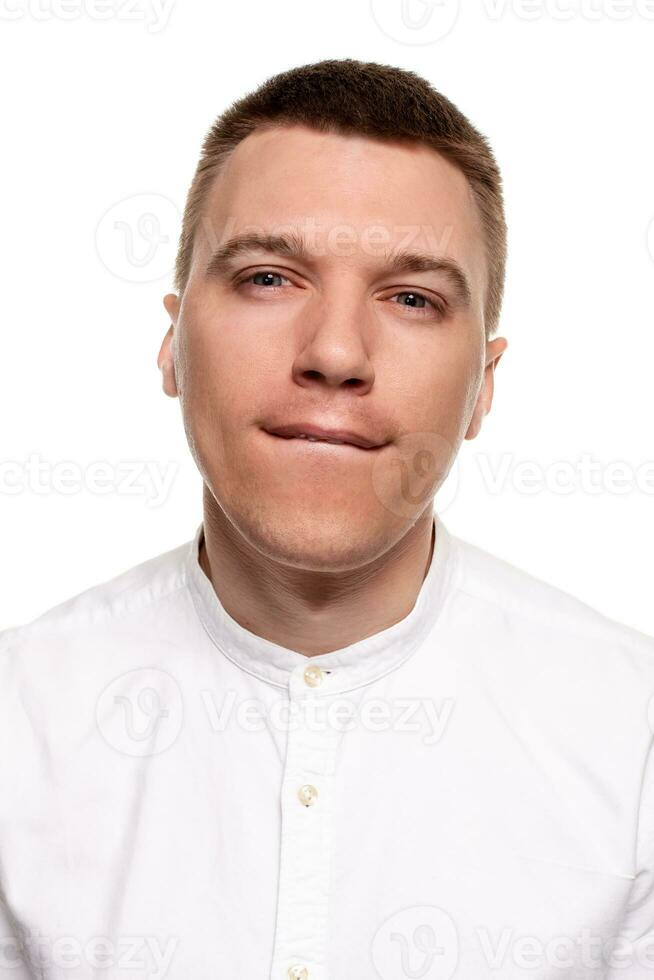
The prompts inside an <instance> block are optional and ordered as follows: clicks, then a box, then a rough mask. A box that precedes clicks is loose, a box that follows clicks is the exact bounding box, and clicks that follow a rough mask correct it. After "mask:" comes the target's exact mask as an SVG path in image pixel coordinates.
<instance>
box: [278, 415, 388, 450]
mask: <svg viewBox="0 0 654 980" xmlns="http://www.w3.org/2000/svg"><path fill="white" fill-rule="evenodd" d="M265 431H266V432H268V433H269V434H270V435H273V436H280V437H281V438H282V439H298V438H301V437H302V436H309V437H311V438H314V439H324V440H326V441H332V440H334V441H335V442H336V443H337V442H343V443H346V444H347V445H350V446H356V447H357V448H359V449H369V450H370V449H381V447H382V446H383V445H384V443H380V442H376V441H375V440H374V439H369V438H368V437H367V436H364V435H361V434H359V433H358V432H351V431H350V430H348V429H326V428H323V427H322V426H320V425H314V424H313V423H311V422H291V423H287V424H286V425H275V426H270V427H268V426H266V427H265Z"/></svg>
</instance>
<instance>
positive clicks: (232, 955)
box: [0, 516, 654, 980]
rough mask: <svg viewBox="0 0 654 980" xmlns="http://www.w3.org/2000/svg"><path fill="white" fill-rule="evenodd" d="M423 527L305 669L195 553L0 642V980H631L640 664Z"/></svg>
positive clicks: (638, 859) (641, 797) (305, 660)
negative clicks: (340, 637) (410, 587)
mask: <svg viewBox="0 0 654 980" xmlns="http://www.w3.org/2000/svg"><path fill="white" fill-rule="evenodd" d="M435 521H436V539H435V546H434V552H433V557H432V561H431V564H430V567H429V570H428V573H427V575H426V577H425V579H424V581H423V583H422V586H421V589H420V593H419V595H418V599H417V602H416V604H415V606H414V607H413V609H412V610H411V612H410V613H409V615H408V616H406V617H405V618H404V619H402V620H401V621H400V622H398V623H396V624H395V625H393V626H391V627H390V628H388V629H385V630H383V631H381V632H378V633H376V634H375V635H373V636H370V637H367V638H365V639H363V640H361V641H359V642H356V643H354V644H352V645H351V646H349V647H346V648H345V649H342V650H337V651H334V652H331V653H328V654H323V655H320V656H317V657H312V658H309V657H305V656H304V655H302V654H300V653H298V652H296V651H293V650H289V649H286V648H284V647H281V646H279V645H277V644H275V643H272V642H270V641H268V640H266V639H263V638H262V637H259V636H257V635H255V634H253V633H251V632H249V631H248V630H247V629H245V628H244V627H242V626H240V625H239V624H238V623H237V622H236V621H235V620H234V619H232V618H231V617H230V616H229V615H228V614H227V612H226V611H225V610H224V609H223V608H222V606H221V604H220V602H219V600H218V598H217V595H216V593H215V591H214V589H213V586H212V585H211V582H210V581H209V579H208V578H207V577H206V576H205V574H204V572H203V571H202V568H201V567H200V565H199V563H198V547H199V543H200V540H201V533H202V525H200V527H199V528H198V530H197V532H196V534H195V536H194V538H193V540H192V541H190V542H187V543H185V544H183V545H182V546H180V547H178V548H176V549H175V550H173V551H169V552H167V553H165V554H162V555H160V556H158V557H156V558H153V559H151V560H149V561H146V562H144V563H143V564H140V565H138V566H136V567H134V568H132V569H130V570H128V571H126V572H125V573H124V574H121V575H119V576H118V577H116V578H114V579H112V580H111V581H108V582H105V583H103V584H100V585H97V586H95V587H93V588H91V589H89V590H87V591H86V592H83V593H82V594H81V595H79V596H76V597H74V598H72V599H70V600H68V601H67V602H64V603H62V604H61V605H59V606H57V607H55V608H54V609H52V610H50V611H48V612H47V613H45V614H44V615H42V616H41V617H39V618H38V619H36V620H35V621H34V622H33V623H30V624H27V625H25V626H21V627H18V628H16V629H12V630H8V631H5V632H4V633H2V634H0V794H1V796H0V935H1V936H3V937H4V941H3V943H2V944H0V953H1V958H0V976H1V977H2V978H3V980H6V978H12V980H24V978H26V977H30V978H36V977H39V978H43V980H55V978H56V980H61V978H66V980H68V978H71V980H74V978H80V977H84V978H91V977H92V978H99V977H102V978H107V977H110V978H112V980H113V978H115V977H121V978H129V980H135V978H141V977H143V978H144V977H149V978H157V980H162V978H163V977H166V978H167V980H267V978H272V980H289V978H295V980H298V978H300V980H378V978H380V977H381V978H382V980H402V978H408V977H411V978H415V977H419V978H427V980H450V978H455V980H486V978H491V977H492V978H494V980H513V978H522V977H530V978H532V980H544V978H554V977H556V978H561V977H565V978H574V980H582V978H587V977H594V978H595V977H610V978H611V980H614V978H624V980H627V978H628V980H633V978H637V980H644V978H648V980H652V977H654V757H653V751H652V727H653V726H652V720H653V719H652V714H653V713H654V712H652V704H651V701H650V699H651V698H652V695H653V694H654V639H652V638H651V637H648V636H646V635H644V634H642V633H640V632H638V631H636V630H634V629H631V628H629V627H627V626H624V625H621V624H618V623H616V622H613V621H611V620H609V619H607V618H606V617H604V616H603V615H601V614H600V613H599V612H597V611H595V610H593V609H592V608H591V607H589V606H587V605H586V604H584V603H582V602H581V601H579V600H578V599H576V598H573V597H572V596H570V595H567V594H566V593H564V592H562V591H560V590H558V589H557V588H555V587H553V586H551V585H549V584H546V583H545V582H543V581H541V580H539V579H537V578H534V577H532V576H530V575H529V574H527V573H526V572H524V571H522V570H521V569H518V568H516V567H514V566H512V565H511V564H509V563H507V562H504V561H502V560H501V559H499V558H497V557H494V556H493V555H490V554H488V553H487V552H485V551H483V550H481V549H480V548H477V547H476V546H474V545H472V544H470V543H468V542H466V541H464V540H462V539H461V538H458V537H456V536H454V535H453V534H452V533H450V532H448V530H447V528H446V527H445V525H444V524H443V522H442V519H441V518H440V517H438V516H436V517H435ZM648 711H649V712H650V714H649V716H648ZM616 936H617V937H620V940H619V941H618V942H617V943H613V944H612V942H611V940H612V938H613V937H616ZM21 944H22V947H23V958H24V960H25V965H24V966H22V967H20V966H19V965H17V960H16V957H17V955H18V950H19V947H20V946H21ZM602 947H603V950H604V962H603V963H602V958H601V957H602ZM612 949H613V953H612V952H611V950H612ZM611 957H612V958H611ZM607 960H608V961H609V962H608V963H607ZM30 964H31V965H30Z"/></svg>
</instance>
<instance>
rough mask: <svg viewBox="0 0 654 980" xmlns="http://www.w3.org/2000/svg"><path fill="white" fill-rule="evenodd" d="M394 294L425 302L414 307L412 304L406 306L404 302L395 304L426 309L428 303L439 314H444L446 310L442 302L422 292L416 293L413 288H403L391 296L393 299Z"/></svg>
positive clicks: (412, 308) (408, 307) (413, 308)
mask: <svg viewBox="0 0 654 980" xmlns="http://www.w3.org/2000/svg"><path fill="white" fill-rule="evenodd" d="M395 296H410V297H411V298H412V299H418V300H422V301H423V303H424V304H426V305H425V306H417V307H416V306H413V305H410V306H407V304H406V303H398V304H397V305H398V306H405V307H406V308H407V309H410V310H415V309H420V310H424V309H426V306H427V305H428V306H431V308H432V309H433V310H435V311H436V312H437V313H438V314H439V315H440V316H445V312H446V310H445V305H444V304H443V303H440V302H439V301H438V300H436V299H430V298H429V297H428V296H425V295H424V293H417V292H414V291H413V290H408V289H405V290H403V291H402V292H401V293H395V294H394V295H393V296H392V297H391V299H394V298H395Z"/></svg>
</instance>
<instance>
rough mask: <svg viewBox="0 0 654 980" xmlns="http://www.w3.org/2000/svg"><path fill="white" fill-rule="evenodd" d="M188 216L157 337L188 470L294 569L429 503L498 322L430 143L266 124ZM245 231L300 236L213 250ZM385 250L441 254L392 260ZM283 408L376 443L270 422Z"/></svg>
mask: <svg viewBox="0 0 654 980" xmlns="http://www.w3.org/2000/svg"><path fill="white" fill-rule="evenodd" d="M204 216H205V220H204V222H203V223H202V226H201V227H200V228H199V229H198V232H197V234H196V238H195V243H194V252H193V261H192V266H191V272H190V275H189V279H188V283H187V286H186V288H185V290H184V292H183V296H182V298H181V301H180V300H179V299H178V298H177V297H176V296H174V295H173V294H170V295H168V296H166V298H165V300H164V303H165V306H166V309H167V311H168V313H169V314H170V316H171V319H172V323H173V326H172V327H171V329H170V330H169V332H168V334H167V335H166V338H165V340H164V342H163V344H162V348H161V352H160V354H159V364H160V366H161V367H162V370H163V372H164V389H165V390H166V391H167V393H168V394H170V395H175V394H179V397H180V400H181V407H182V413H183V418H184V425H185V429H186V433H187V436H188V440H189V445H190V447H191V450H192V452H193V455H194V457H195V460H196V463H197V465H198V467H199V469H200V472H201V473H202V476H203V479H204V481H205V483H206V484H207V486H208V488H209V490H210V491H211V494H212V496H213V497H214V498H215V500H216V501H217V502H218V504H219V509H220V511H222V513H223V514H224V515H226V517H227V519H228V520H229V521H230V522H231V523H232V524H233V525H234V526H235V527H236V528H237V529H238V531H239V532H240V533H242V534H243V535H244V536H245V538H246V539H247V540H248V541H249V542H250V543H251V544H252V545H253V546H254V547H256V548H257V550H259V551H260V552H262V553H263V554H266V555H269V556H270V557H272V558H275V559H277V560H280V561H283V562H285V563H287V564H291V565H296V566H297V567H303V568H306V569H312V568H313V569H321V568H322V569H328V568H329V569H333V570H345V569H347V568H353V567H356V566H358V565H360V564H362V563H363V562H365V561H367V560H373V559H374V558H375V557H377V556H378V555H381V554H383V553H384V552H385V551H386V550H387V549H388V548H389V547H391V546H392V545H393V544H394V543H395V542H397V541H399V539H400V538H401V537H402V536H403V535H404V534H405V533H406V532H407V530H408V529H409V528H410V527H411V526H412V525H413V524H414V523H415V522H416V521H417V520H418V518H419V517H420V516H421V515H424V514H426V513H429V514H430V513H431V502H432V499H433V497H434V494H435V492H436V490H437V489H438V486H439V485H440V483H442V481H443V480H444V478H445V476H446V475H447V472H448V470H449V468H450V466H451V464H452V462H453V461H454V458H455V456H456V453H457V451H458V449H459V447H460V445H461V442H462V440H463V439H464V438H473V437H474V436H475V435H476V434H477V432H478V430H479V426H480V424H481V418H482V416H483V415H484V414H485V412H487V411H488V410H489V409H490V403H491V398H492V383H493V368H494V364H495V363H496V361H497V359H498V358H499V356H500V355H501V353H502V351H503V350H504V347H505V345H506V341H505V340H503V339H502V338H497V339H496V340H494V341H491V342H488V343H487V342H486V341H485V334H484V322H483V299H484V291H485V288H486V275H487V272H486V260H485V256H484V246H483V235H482V229H481V225H480V221H479V218H478V215H477V212H476V209H475V205H474V201H473V197H472V192H471V190H470V188H469V185H468V183H467V181H466V179H465V178H464V176H463V175H462V174H461V173H460V172H459V171H458V170H457V169H456V168H455V167H454V166H452V165H451V164H450V163H448V162H447V161H446V160H445V159H444V158H442V157H441V156H440V155H439V154H437V153H436V152H435V151H433V150H431V149H430V148H428V147H423V146H420V145H417V144H408V143H400V142H395V141H393V142H381V141H378V140H372V139H367V138H364V137H359V136H342V135H337V134H334V133H318V132H315V131H313V130H312V129H309V128H305V127H304V126H288V127H280V126H278V127H274V128H269V129H266V130H263V131H257V132H255V133H253V134H251V135H250V136H249V137H247V138H246V139H245V140H244V141H243V142H241V143H240V144H239V145H238V147H237V148H236V150H235V151H234V153H233V155H232V156H231V157H230V159H229V161H228V163H227V165H226V167H225V169H224V170H223V171H222V173H221V174H220V175H219V176H218V177H217V178H216V179H215V181H214V183H213V185H212V187H211V191H210V194H209V196H208V199H207V201H206V206H205V211H204ZM253 234H258V235H260V236H263V235H272V236H277V237H282V236H286V237H287V238H290V237H294V238H295V239H296V240H297V239H298V238H300V239H303V240H304V243H305V252H306V254H296V252H295V251H292V250H290V249H288V248H286V249H283V248H281V249H280V247H279V245H277V246H276V247H275V249H274V250H271V249H270V248H262V247H257V248H253V247H250V248H248V250H241V251H237V250H232V254H231V255H230V256H229V257H227V256H225V255H224V254H223V255H220V254H218V255H217V254H216V253H217V252H218V250H219V249H220V248H221V247H223V246H225V244H226V243H227V242H229V241H231V240H232V239H234V238H237V237H239V236H242V235H253ZM401 251H410V252H419V253H423V254H425V253H426V254H428V255H430V256H433V257H434V258H436V259H447V260H449V262H450V263H451V264H455V265H456V267H458V270H457V269H456V268H454V270H453V271H452V269H450V270H449V271H448V270H447V269H436V270H429V269H425V268H424V267H420V266H417V267H416V266H415V265H414V266H413V267H412V266H408V267H407V266H405V267H404V268H401V269H398V268H393V266H392V258H393V255H394V254H396V253H399V252H401ZM457 273H458V275H457ZM461 274H462V275H461ZM462 277H465V280H464V281H461V279H462ZM465 281H467V288H468V290H469V296H467V297H466V296H465V295H464V294H465V291H466V290H465V288H464V284H465ZM289 425H290V426H296V427H299V429H298V432H299V431H302V429H303V427H306V428H308V427H309V426H310V425H313V426H318V427H320V428H321V429H323V430H346V431H347V432H350V433H354V434H357V435H359V436H362V437H364V438H366V439H368V440H370V441H372V442H374V443H375V444H376V446H375V448H368V449H366V448H361V447H358V446H354V445H350V444H345V445H334V444H330V443H328V442H321V441H318V442H310V441H308V440H307V439H303V438H300V437H295V438H290V439H289V438H283V437H282V436H281V435H276V434H271V432H270V431H269V430H271V429H273V428H280V427H282V426H289Z"/></svg>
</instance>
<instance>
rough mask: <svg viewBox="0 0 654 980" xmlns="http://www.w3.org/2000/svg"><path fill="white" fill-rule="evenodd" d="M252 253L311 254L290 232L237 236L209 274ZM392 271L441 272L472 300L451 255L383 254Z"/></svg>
mask: <svg viewBox="0 0 654 980" xmlns="http://www.w3.org/2000/svg"><path fill="white" fill-rule="evenodd" d="M248 252H271V253H274V254H276V255H283V256H284V257H285V258H291V259H296V260H298V261H300V262H305V263H307V264H309V263H310V262H311V255H310V254H309V252H308V251H307V248H306V245H305V243H304V241H303V239H302V238H301V237H300V236H299V235H296V234H295V233H290V234H288V235H261V234H249V235H237V236H235V237H233V238H230V239H229V240H228V241H227V242H225V243H224V244H223V245H220V246H219V247H218V248H217V249H216V250H215V251H214V252H213V254H212V255H211V258H210V259H209V262H208V263H207V268H206V273H205V274H206V275H207V276H219V275H221V274H223V273H225V272H226V271H227V270H228V268H229V265H230V263H231V261H232V260H233V259H234V258H236V256H238V255H243V254H245V253H248ZM383 261H384V262H385V263H386V271H387V272H388V273H395V272H440V273H442V274H443V275H444V276H445V277H446V278H447V279H448V281H449V282H450V284H451V285H452V286H453V288H454V290H455V292H456V295H457V299H458V301H459V303H460V304H461V305H462V306H470V305H471V303H472V287H471V285H470V282H469V280H468V277H467V276H466V274H465V272H464V271H463V269H462V268H461V266H460V265H459V264H458V262H455V260H454V259H451V258H448V257H447V256H437V255H431V254H429V253H428V252H416V251H412V250H408V249H400V250H396V251H393V252H391V253H390V254H388V255H385V256H383Z"/></svg>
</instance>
